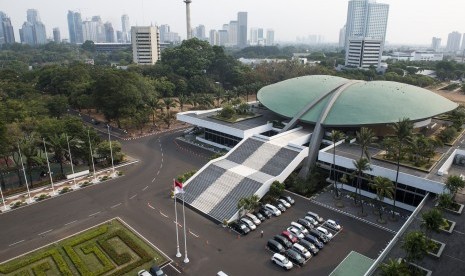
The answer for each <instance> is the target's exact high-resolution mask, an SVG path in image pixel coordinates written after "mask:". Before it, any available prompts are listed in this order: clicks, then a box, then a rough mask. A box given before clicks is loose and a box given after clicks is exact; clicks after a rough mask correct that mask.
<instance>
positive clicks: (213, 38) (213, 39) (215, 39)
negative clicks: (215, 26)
mask: <svg viewBox="0 0 465 276" xmlns="http://www.w3.org/2000/svg"><path fill="white" fill-rule="evenodd" d="M209 41H210V45H212V46H214V45H220V37H219V34H218V32H217V31H216V30H210V37H209Z"/></svg>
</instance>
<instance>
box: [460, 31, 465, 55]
mask: <svg viewBox="0 0 465 276" xmlns="http://www.w3.org/2000/svg"><path fill="white" fill-rule="evenodd" d="M460 50H461V51H463V50H465V34H463V38H462V47H460Z"/></svg>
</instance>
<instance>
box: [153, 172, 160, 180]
mask: <svg viewBox="0 0 465 276" xmlns="http://www.w3.org/2000/svg"><path fill="white" fill-rule="evenodd" d="M159 174H160V171H158V172H157V175H159ZM154 179H155V178H154Z"/></svg>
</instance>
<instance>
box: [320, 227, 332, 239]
mask: <svg viewBox="0 0 465 276" xmlns="http://www.w3.org/2000/svg"><path fill="white" fill-rule="evenodd" d="M316 230H318V231H320V232H321V233H323V235H325V236H326V237H328V239H332V238H333V234H331V232H329V231H328V229H326V228H324V227H321V226H320V227H317V228H316Z"/></svg>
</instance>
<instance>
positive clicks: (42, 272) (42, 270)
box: [32, 262, 52, 276]
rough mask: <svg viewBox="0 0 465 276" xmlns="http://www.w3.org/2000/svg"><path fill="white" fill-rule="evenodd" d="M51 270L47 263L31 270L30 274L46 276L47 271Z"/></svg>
mask: <svg viewBox="0 0 465 276" xmlns="http://www.w3.org/2000/svg"><path fill="white" fill-rule="evenodd" d="M50 269H52V266H50V263H49V262H45V263H41V264H39V265H37V266H34V267H33V268H32V272H33V273H34V275H35V276H47V270H50Z"/></svg>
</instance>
